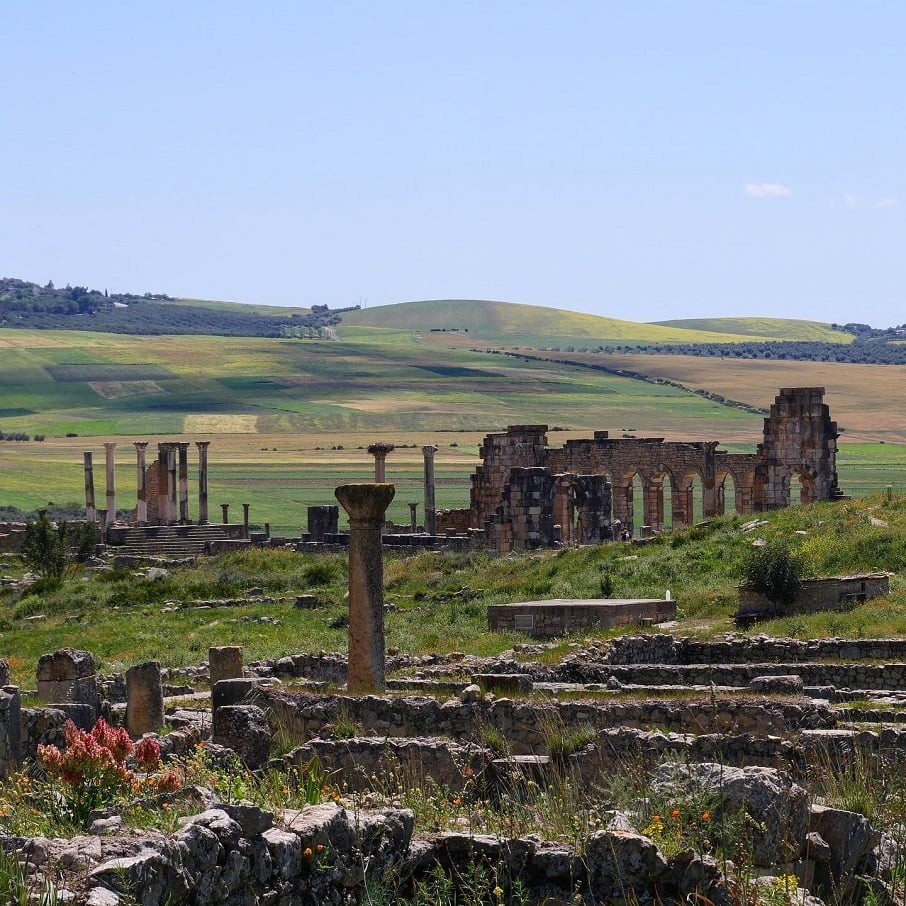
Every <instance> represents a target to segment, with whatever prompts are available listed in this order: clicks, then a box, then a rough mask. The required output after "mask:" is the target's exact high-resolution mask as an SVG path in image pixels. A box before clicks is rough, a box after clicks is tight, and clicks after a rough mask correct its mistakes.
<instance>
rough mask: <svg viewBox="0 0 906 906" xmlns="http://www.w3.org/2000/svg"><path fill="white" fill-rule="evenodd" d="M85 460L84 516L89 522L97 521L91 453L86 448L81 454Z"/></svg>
mask: <svg viewBox="0 0 906 906" xmlns="http://www.w3.org/2000/svg"><path fill="white" fill-rule="evenodd" d="M82 458H83V459H84V461H85V518H86V519H87V520H88V521H89V522H97V518H98V515H97V510H96V509H95V508H94V507H95V504H94V465H93V464H92V462H91V453H89V452H88V451H87V450H86V451H85V453H83V454H82Z"/></svg>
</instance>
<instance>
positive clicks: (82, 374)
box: [44, 362, 176, 383]
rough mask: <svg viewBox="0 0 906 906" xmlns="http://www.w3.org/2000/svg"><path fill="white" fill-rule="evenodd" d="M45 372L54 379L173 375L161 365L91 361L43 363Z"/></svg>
mask: <svg viewBox="0 0 906 906" xmlns="http://www.w3.org/2000/svg"><path fill="white" fill-rule="evenodd" d="M44 368H45V369H46V371H47V373H48V374H49V375H50V376H51V377H52V378H53V379H54V380H55V381H84V382H86V383H91V382H93V381H101V382H103V381H160V380H167V379H169V378H173V377H175V376H176V375H174V374H173V373H172V372H171V371H170V370H169V369H168V368H165V367H164V366H163V365H155V364H136V365H125V364H116V363H112V362H111V363H103V362H92V363H90V364H81V363H79V364H73V363H69V364H61V365H45V366H44Z"/></svg>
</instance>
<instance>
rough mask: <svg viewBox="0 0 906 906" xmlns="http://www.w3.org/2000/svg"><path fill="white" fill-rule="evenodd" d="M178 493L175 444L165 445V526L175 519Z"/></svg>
mask: <svg viewBox="0 0 906 906" xmlns="http://www.w3.org/2000/svg"><path fill="white" fill-rule="evenodd" d="M178 491H179V484H178V477H177V472H176V444H167V524H168V525H172V524H173V523H174V522H176V519H177V515H176V513H177V510H176V504H177V494H178Z"/></svg>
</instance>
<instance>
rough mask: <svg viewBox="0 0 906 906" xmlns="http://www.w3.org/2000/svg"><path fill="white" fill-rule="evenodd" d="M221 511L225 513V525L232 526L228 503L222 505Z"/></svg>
mask: <svg viewBox="0 0 906 906" xmlns="http://www.w3.org/2000/svg"><path fill="white" fill-rule="evenodd" d="M220 509H221V510H222V511H223V524H224V525H229V524H230V505H229V504H228V503H221V504H220Z"/></svg>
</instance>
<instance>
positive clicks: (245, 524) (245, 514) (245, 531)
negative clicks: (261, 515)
mask: <svg viewBox="0 0 906 906" xmlns="http://www.w3.org/2000/svg"><path fill="white" fill-rule="evenodd" d="M248 536H249V505H248V504H247V503H244V504H242V537H243V538H248Z"/></svg>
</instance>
